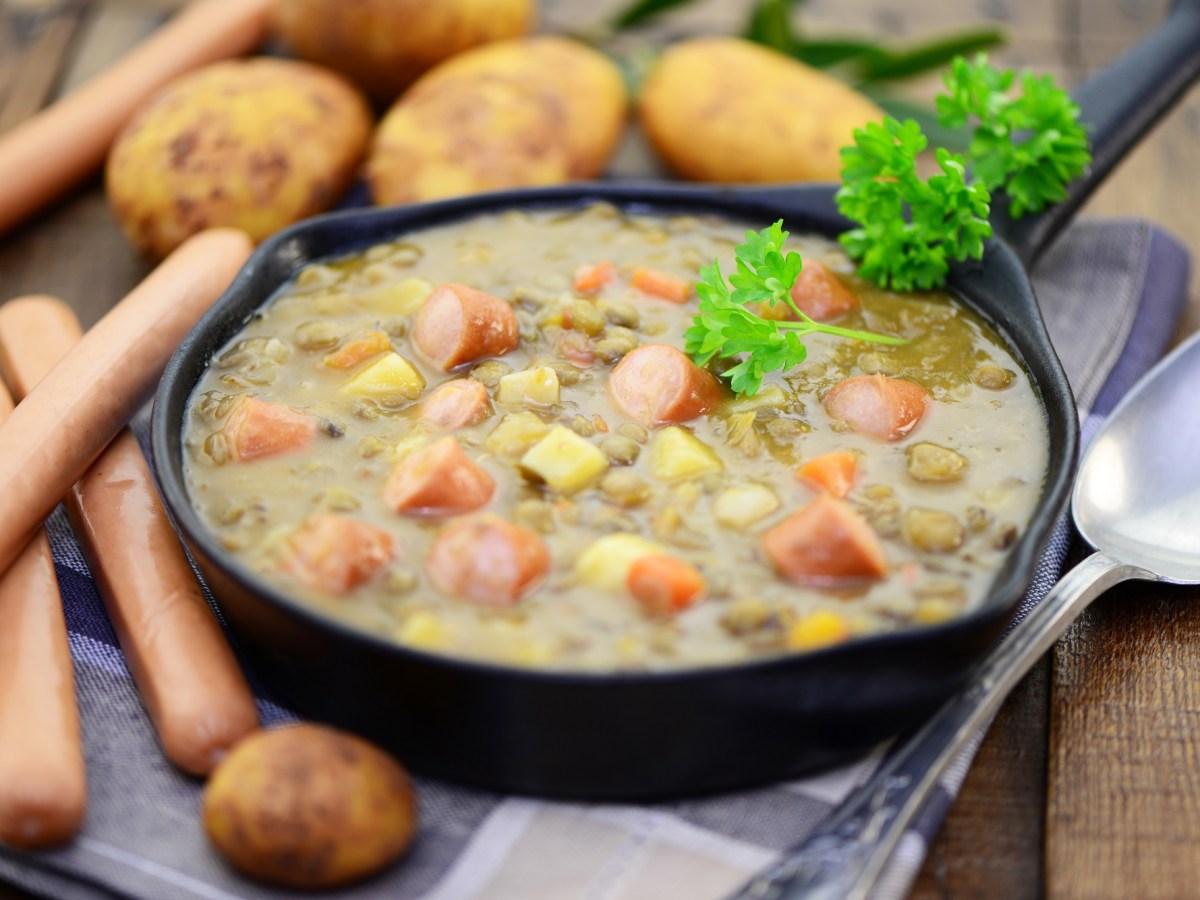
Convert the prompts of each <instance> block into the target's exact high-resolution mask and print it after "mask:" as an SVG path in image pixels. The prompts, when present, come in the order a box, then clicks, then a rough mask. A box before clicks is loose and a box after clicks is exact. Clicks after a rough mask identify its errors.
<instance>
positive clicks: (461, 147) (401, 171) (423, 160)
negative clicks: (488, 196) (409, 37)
mask: <svg viewBox="0 0 1200 900" xmlns="http://www.w3.org/2000/svg"><path fill="white" fill-rule="evenodd" d="M580 98H586V102H583V101H581V100H580ZM625 114H626V98H625V87H624V82H623V81H622V79H621V73H620V71H619V70H618V69H617V67H616V66H615V65H613V63H611V62H610V61H609V60H608V59H607V58H606V57H605V56H603V55H602V54H600V53H597V52H596V51H595V50H592V49H591V48H589V47H586V46H584V45H583V44H580V43H577V42H575V41H571V40H568V39H566V38H561V37H556V36H553V35H543V36H539V37H534V38H525V39H521V40H512V41H502V42H500V43H496V44H490V45H488V46H486V47H480V48H478V49H475V50H471V51H468V52H467V53H463V54H461V55H459V56H456V57H454V58H453V59H450V60H447V61H446V62H444V63H442V64H441V65H439V66H437V67H436V68H434V69H432V70H431V71H430V72H428V73H427V74H426V75H425V76H424V77H422V78H421V79H420V80H419V81H418V82H417V83H416V84H414V85H413V86H412V87H411V88H410V89H409V90H408V91H407V92H406V93H405V94H404V96H402V97H401V98H400V100H399V102H397V103H396V105H395V106H393V107H392V108H391V110H389V111H388V113H387V115H386V116H384V118H383V121H382V122H381V123H380V125H379V129H378V131H377V132H376V135H375V141H374V145H373V147H372V150H371V157H370V160H369V163H368V167H367V168H368V176H369V178H370V182H371V188H372V191H373V192H374V196H375V201H376V202H377V203H380V204H388V203H412V202H418V201H423V200H436V199H439V198H442V197H452V196H458V195H462V194H470V193H475V192H478V191H487V190H498V189H501V188H511V187H530V186H536V185H547V184H558V183H561V182H565V181H574V180H579V179H585V178H593V177H595V176H596V175H599V174H600V173H601V172H602V171H603V170H604V167H605V166H606V165H607V163H608V159H609V157H610V156H611V155H612V152H613V150H614V149H615V147H616V144H617V141H618V140H619V139H620V136H621V131H622V128H623V126H624V123H625Z"/></svg>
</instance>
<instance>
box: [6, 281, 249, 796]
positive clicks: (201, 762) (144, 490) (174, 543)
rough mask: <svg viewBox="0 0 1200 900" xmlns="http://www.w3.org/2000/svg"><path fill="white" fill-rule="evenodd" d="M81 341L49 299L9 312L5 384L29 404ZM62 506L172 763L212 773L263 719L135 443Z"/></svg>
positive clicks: (16, 305) (102, 461)
mask: <svg viewBox="0 0 1200 900" xmlns="http://www.w3.org/2000/svg"><path fill="white" fill-rule="evenodd" d="M79 335H80V327H79V322H78V320H77V319H76V318H75V316H74V313H72V312H71V310H70V309H69V308H68V307H67V306H66V304H64V303H62V302H60V301H57V300H55V299H53V298H50V297H29V298H22V299H19V300H13V301H11V302H9V303H7V304H5V305H4V307H2V308H0V366H2V367H3V370H4V377H5V378H6V379H8V381H9V382H10V383H11V384H12V385H13V388H14V390H16V391H17V393H18V395H23V394H25V393H27V392H28V391H29V390H30V388H31V387H32V386H33V385H35V384H36V383H37V382H38V381H39V380H40V379H41V378H42V376H43V375H44V374H45V373H46V371H47V370H48V369H49V368H50V367H52V366H53V365H54V364H55V362H56V361H57V360H58V359H60V358H61V357H62V356H63V355H65V354H66V353H67V352H68V351H69V350H70V348H71V346H73V345H74V343H75V342H76V341H77V340H78V338H79ZM64 502H65V505H66V507H67V513H68V515H69V516H70V518H71V522H72V524H73V526H74V528H75V533H76V534H77V535H78V537H79V540H80V543H81V545H82V547H83V552H84V556H85V557H86V559H87V563H88V568H89V569H90V570H91V572H92V575H93V577H94V578H95V579H96V587H97V589H98V591H99V593H100V597H101V599H102V600H103V601H104V606H105V609H106V610H107V612H108V617H109V619H110V620H111V621H112V623H113V627H114V629H115V630H116V632H117V638H118V640H119V641H120V644H121V650H122V652H123V653H124V655H125V659H126V662H127V663H128V665H129V669H130V673H131V674H132V675H133V679H134V682H135V683H136V684H137V687H138V691H139V692H140V693H141V696H142V701H143V702H144V703H145V705H146V711H147V713H148V714H149V716H150V721H151V722H152V723H153V725H154V729H155V731H156V732H157V733H158V736H159V740H160V741H161V742H162V746H163V750H164V752H165V753H166V755H167V757H168V758H169V759H170V760H171V761H172V762H173V763H174V764H175V765H177V766H179V768H181V769H183V770H184V771H185V772H189V773H191V774H193V775H205V774H207V773H208V772H209V771H211V770H212V768H213V767H214V766H215V765H216V764H217V763H218V762H220V761H221V759H223V758H224V756H225V755H226V754H227V753H228V752H229V750H230V748H231V747H232V746H233V745H234V744H235V743H237V741H239V740H240V739H241V738H242V737H244V736H245V735H246V734H247V733H249V732H250V731H252V730H254V729H255V728H256V727H257V726H258V710H257V708H256V706H255V703H254V698H253V696H252V695H251V693H250V688H249V687H248V685H247V684H246V679H245V678H244V677H243V675H242V672H241V669H240V668H239V666H238V662H237V660H236V659H235V658H234V655H233V653H232V651H231V650H230V648H229V645H228V643H227V642H226V640H225V635H224V633H223V632H222V631H221V628H220V625H218V623H217V620H216V619H215V618H214V617H213V614H212V610H211V609H210V608H209V606H208V602H207V601H206V600H205V599H204V595H203V594H202V593H201V590H200V585H199V584H198V583H197V581H196V578H195V575H194V574H193V573H192V568H191V566H190V564H189V563H188V560H187V557H186V556H185V555H184V552H183V548H182V546H181V545H180V543H179V539H178V538H177V537H176V535H175V531H174V529H173V528H172V527H171V523H170V520H169V519H168V518H167V514H166V511H165V510H164V509H163V507H162V503H161V501H160V500H159V495H158V490H157V488H156V486H155V484H154V480H153V478H152V476H151V475H150V469H149V467H148V466H147V465H146V460H145V458H144V457H143V456H142V451H141V447H140V446H139V445H138V442H137V439H136V438H135V437H134V435H133V434H132V432H130V431H128V430H125V431H122V432H121V434H119V435H118V436H117V437H116V439H115V440H114V441H113V442H112V443H111V444H110V445H109V446H108V448H107V449H106V450H105V451H104V453H103V454H101V456H100V458H99V459H97V460H96V462H95V463H93V465H92V467H91V468H90V469H89V470H88V471H87V474H85V475H84V476H83V478H81V479H80V480H79V482H78V483H77V484H76V485H75V487H74V488H73V489H72V490H71V492H70V493H69V494H68V495H67V498H66V500H65V501H64ZM55 601H56V602H55V608H56V609H57V608H58V607H59V606H60V604H59V603H58V602H57V597H56V598H55Z"/></svg>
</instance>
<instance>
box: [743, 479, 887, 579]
mask: <svg viewBox="0 0 1200 900" xmlns="http://www.w3.org/2000/svg"><path fill="white" fill-rule="evenodd" d="M762 546H763V550H764V551H766V554H767V558H768V559H769V560H770V561H771V565H773V566H774V567H775V571H776V572H778V573H779V574H780V575H781V576H783V577H784V578H786V579H787V580H788V581H791V582H793V583H794V584H802V585H803V584H809V585H817V586H821V585H835V584H839V583H842V582H847V581H861V580H865V579H876V578H882V577H883V576H884V575H886V574H887V558H886V557H885V556H884V553H883V545H882V544H881V543H880V541H879V537H878V536H877V535H876V534H875V532H874V531H873V530H872V528H871V526H870V525H869V524H868V523H867V521H866V520H865V519H864V518H863V517H862V516H860V515H859V514H858V513H856V512H855V511H854V509H853V508H852V507H851V506H850V505H849V504H847V503H846V502H845V501H843V500H836V499H834V498H833V497H830V496H828V495H825V494H822V495H821V496H819V497H817V498H816V499H815V500H813V501H812V502H811V503H809V504H808V505H807V506H805V507H804V508H803V509H801V510H799V511H797V512H794V513H792V514H791V515H790V516H788V517H787V518H786V519H784V520H783V521H782V522H780V523H779V524H778V525H776V526H774V527H773V528H771V529H769V530H768V531H766V532H765V533H764V534H763V536H762Z"/></svg>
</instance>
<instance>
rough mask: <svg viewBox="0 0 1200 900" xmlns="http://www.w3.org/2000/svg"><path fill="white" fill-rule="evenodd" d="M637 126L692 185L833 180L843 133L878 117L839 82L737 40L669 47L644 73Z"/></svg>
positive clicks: (838, 170)
mask: <svg viewBox="0 0 1200 900" xmlns="http://www.w3.org/2000/svg"><path fill="white" fill-rule="evenodd" d="M640 115H641V123H642V127H643V129H644V130H645V132H646V135H647V136H648V137H649V138H650V140H651V142H652V143H653V144H654V146H655V148H656V149H657V150H658V152H659V154H660V155H661V156H662V158H663V159H664V160H665V161H666V162H667V164H668V165H670V166H671V168H673V169H674V170H675V171H676V172H677V173H678V174H680V175H681V176H683V177H684V178H690V179H694V180H697V181H725V182H762V181H767V182H771V181H835V180H837V179H838V177H839V176H840V173H841V157H840V156H839V154H838V151H839V149H840V148H841V147H843V146H845V145H847V144H849V143H851V132H852V131H853V130H854V129H855V128H861V127H862V126H863V125H864V124H866V123H867V122H868V121H871V120H878V119H881V118H883V111H882V110H880V109H879V107H877V106H876V105H875V104H874V103H872V102H871V101H870V100H868V99H867V98H866V97H864V96H863V95H861V94H859V93H858V92H856V91H854V90H852V89H851V88H849V87H847V86H846V85H845V84H843V83H842V82H840V81H838V80H837V79H835V78H832V77H831V76H829V75H825V74H823V73H822V72H819V71H817V70H816V69H813V68H810V67H809V66H806V65H804V64H803V63H800V62H797V61H796V60H793V59H790V58H788V57H786V56H784V55H783V54H781V53H777V52H775V51H774V50H768V49H767V48H765V47H760V46H758V45H757V44H752V43H750V42H748V41H743V40H739V39H738V38H697V39H694V40H689V41H682V42H680V43H678V44H675V45H674V46H672V47H671V48H670V49H668V50H667V51H666V52H665V53H663V55H662V58H661V59H660V60H659V62H658V64H657V65H656V66H655V67H654V69H653V70H652V71H651V72H650V74H649V75H648V76H647V78H646V81H645V84H644V86H643V88H642V94H641V98H640Z"/></svg>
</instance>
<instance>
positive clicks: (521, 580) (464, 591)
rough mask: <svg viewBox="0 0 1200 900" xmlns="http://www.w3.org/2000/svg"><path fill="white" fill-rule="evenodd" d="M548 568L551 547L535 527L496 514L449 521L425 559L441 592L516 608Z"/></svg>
mask: <svg viewBox="0 0 1200 900" xmlns="http://www.w3.org/2000/svg"><path fill="white" fill-rule="evenodd" d="M549 568H550V551H549V550H547V549H546V543H545V541H543V540H542V538H541V536H540V535H538V533H537V532H536V531H531V530H530V529H528V528H523V527H522V526H520V525H514V524H513V523H512V522H509V521H507V520H505V519H502V518H500V517H499V516H493V515H484V516H476V517H473V518H470V519H460V520H459V521H457V522H452V523H451V524H449V525H447V526H446V527H445V528H443V529H442V530H441V533H439V534H438V536H437V538H435V539H434V542H433V546H432V547H430V548H429V556H428V557H427V558H426V560H425V572H426V574H427V575H428V576H429V580H430V581H432V582H433V584H434V586H435V587H436V588H437V589H438V590H440V591H442V592H443V593H446V594H449V595H451V596H453V597H458V598H460V599H462V600H470V601H471V602H472V603H479V604H482V605H484V606H512V605H513V604H515V603H516V602H517V601H518V600H520V599H521V598H522V597H523V596H525V595H526V594H528V593H529V592H530V591H531V590H533V589H534V588H535V587H537V585H538V583H539V582H540V581H541V580H542V578H544V577H545V575H546V572H547V571H548V570H549Z"/></svg>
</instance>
